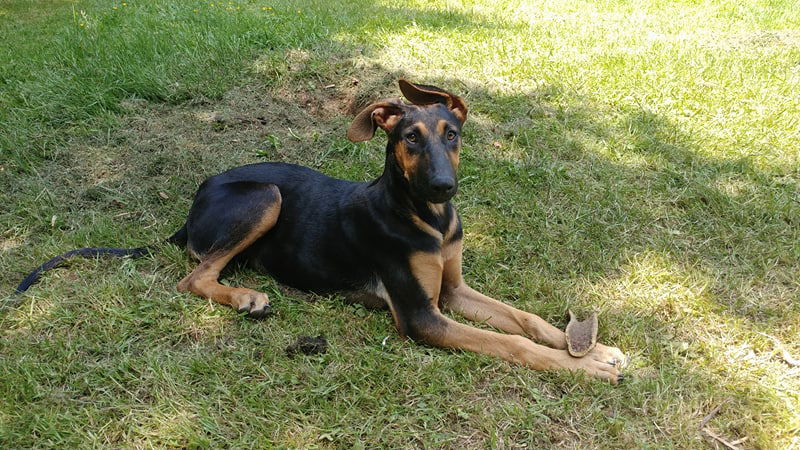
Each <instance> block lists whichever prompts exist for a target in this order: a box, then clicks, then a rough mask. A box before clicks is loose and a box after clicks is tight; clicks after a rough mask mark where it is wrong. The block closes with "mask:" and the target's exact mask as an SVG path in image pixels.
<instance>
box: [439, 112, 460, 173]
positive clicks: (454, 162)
mask: <svg viewBox="0 0 800 450" xmlns="http://www.w3.org/2000/svg"><path fill="white" fill-rule="evenodd" d="M447 123H448V122H447V121H446V120H440V121H439V122H437V123H436V132H437V133H439V136H442V137H444V138H445V139H447V136H446V133H447V131H445V130H447ZM456 139H458V145H456V148H455V149H454V150H451V151H448V152H447V159H449V160H450V165H451V166H453V170H457V169H458V163H459V157H458V155H459V151H458V150H459V148H461V137H460V136H459V137H457V138H456Z"/></svg>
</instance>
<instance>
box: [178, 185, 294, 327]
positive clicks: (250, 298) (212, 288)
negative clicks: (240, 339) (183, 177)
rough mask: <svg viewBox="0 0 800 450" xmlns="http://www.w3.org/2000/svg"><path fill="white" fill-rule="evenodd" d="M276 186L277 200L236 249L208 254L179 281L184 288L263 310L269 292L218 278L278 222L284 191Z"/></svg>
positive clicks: (234, 304) (201, 294)
mask: <svg viewBox="0 0 800 450" xmlns="http://www.w3.org/2000/svg"><path fill="white" fill-rule="evenodd" d="M272 188H273V189H274V192H275V195H276V200H274V201H273V202H272V203H271V204H270V205H268V207H267V209H266V210H265V211H264V212H263V214H262V216H261V218H260V219H259V222H258V224H257V225H256V226H255V227H253V229H252V230H251V231H250V233H248V234H247V236H245V238H244V239H242V240H241V241H240V242H239V243H237V244H236V245H235V246H234V247H233V248H232V249H230V250H223V251H216V252H212V253H210V254H208V255H204V256H203V260H202V261H201V262H200V264H199V265H198V266H197V267H195V269H194V270H193V271H192V272H191V273H190V274H189V275H187V276H186V277H184V278H183V279H182V280H181V281H180V282H179V283H178V290H179V291H180V292H187V291H188V292H192V293H193V294H196V295H199V296H201V297H205V298H210V299H212V300H214V301H216V302H217V303H221V304H223V305H230V306H233V307H234V308H237V309H240V310H242V309H245V310H247V311H257V310H258V311H262V310H263V309H264V307H265V306H266V305H268V304H269V299H268V298H267V296H266V294H263V293H260V292H257V291H254V290H252V289H247V288H232V287H229V286H224V285H222V284H220V283H219V281H218V279H219V274H220V272H222V269H224V268H225V266H226V265H227V264H228V263H229V262H230V261H231V259H233V257H234V256H236V255H237V254H239V253H241V252H242V250H244V249H246V248H247V247H249V246H250V245H251V244H252V243H253V242H255V240H256V239H258V238H259V237H261V236H263V235H264V233H266V232H267V231H269V229H270V228H272V227H273V226H274V225H275V222H277V220H278V215H279V214H280V207H281V195H280V191H278V188H277V187H275V186H272Z"/></svg>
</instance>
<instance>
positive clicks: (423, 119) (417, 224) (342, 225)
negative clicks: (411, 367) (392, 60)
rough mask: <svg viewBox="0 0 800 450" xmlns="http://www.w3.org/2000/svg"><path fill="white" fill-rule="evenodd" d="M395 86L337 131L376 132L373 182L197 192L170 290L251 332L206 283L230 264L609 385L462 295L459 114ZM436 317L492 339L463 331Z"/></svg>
mask: <svg viewBox="0 0 800 450" xmlns="http://www.w3.org/2000/svg"><path fill="white" fill-rule="evenodd" d="M399 85H400V91H401V92H402V94H403V96H404V97H405V98H406V99H407V100H408V102H410V103H406V102H404V101H402V100H401V99H399V98H396V99H387V100H382V101H378V102H376V103H373V104H371V105H369V106H367V107H366V108H365V109H364V110H363V111H361V112H360V113H359V114H358V115H356V117H355V119H354V120H353V122H352V124H351V125H350V127H349V129H348V131H347V138H348V139H350V140H351V141H354V142H360V141H367V140H369V139H372V138H373V136H374V135H375V132H376V130H377V129H378V128H380V129H382V130H384V131H385V132H386V135H387V137H388V143H387V145H386V163H385V167H384V171H383V174H381V176H380V177H378V178H377V179H376V180H374V181H372V182H363V183H361V182H351V181H343V180H337V179H334V178H330V177H328V176H326V175H323V174H321V173H319V172H316V171H314V170H312V169H309V168H306V167H302V166H298V165H293V164H286V163H277V162H268V163H260V164H251V165H246V166H241V167H237V168H234V169H231V170H228V171H226V172H223V173H221V174H219V175H216V176H213V177H211V178H208V179H207V180H205V181H204V182H203V183H202V184H201V185H200V187H199V189H198V191H197V193H196V195H195V198H194V202H193V204H192V206H191V208H190V210H189V214H188V217H187V219H186V222H185V224H184V225H183V227H181V229H180V230H178V231H177V232H176V233H175V234H174V235H173V236H171V237H170V238H169V239H167V241H168V242H171V243H175V244H177V245H183V246H185V247H186V248H187V250H188V252H189V254H190V255H191V256H192V257H194V258H195V259H197V260H198V261H199V264H198V265H197V266H196V268H195V269H194V270H192V272H191V273H190V274H189V275H187V276H186V277H185V278H183V279H182V280H181V281H180V282H179V283H178V290H179V291H181V292H191V293H193V294H196V295H198V296H201V297H205V298H210V299H212V300H214V301H216V302H218V303H221V304H223V305H229V306H231V307H233V308H235V309H237V310H238V311H240V312H245V313H247V314H248V315H249V316H251V317H253V318H262V317H265V316H267V315H268V314H269V313H270V312H271V306H270V301H269V298H268V297H267V295H266V294H264V293H262V292H257V291H254V290H252V289H248V288H243V287H230V286H225V285H223V284H220V283H219V281H218V279H219V276H220V272H221V271H222V270H223V268H225V267H226V266H227V265H228V264H229V263H230V262H231V261H237V262H240V263H244V264H246V265H249V266H251V267H254V268H255V269H257V270H259V271H262V272H266V273H269V274H271V275H272V276H274V277H275V278H276V279H278V280H279V281H280V282H282V283H285V284H287V285H290V286H294V287H296V288H299V289H301V290H305V291H313V292H319V293H342V294H344V295H346V296H347V297H348V298H350V299H352V300H353V301H357V302H360V303H363V304H365V305H366V306H369V307H387V308H388V309H389V311H390V312H391V315H392V318H393V321H394V326H395V328H396V329H397V331H398V332H399V334H400V335H401V336H403V337H410V338H411V339H413V340H414V341H417V342H421V343H425V344H428V345H432V346H436V347H444V348H451V349H460V350H467V351H472V352H477V353H482V354H487V355H492V356H495V357H499V358H502V359H504V360H506V361H510V362H512V363H516V364H521V365H524V366H527V367H530V368H532V369H536V370H550V369H566V370H573V371H583V372H585V373H587V374H588V375H591V376H593V377H598V378H601V379H604V380H608V381H610V382H612V383H617V382H619V381H620V380H622V377H623V376H622V373H621V370H622V366H623V365H624V362H625V361H626V357H625V355H624V354H623V353H622V352H621V351H620V350H619V349H617V348H615V347H609V346H605V345H602V344H597V345H596V347H595V348H594V349H593V350H592V351H591V352H589V353H588V354H587V355H586V356H584V357H581V358H576V357H573V356H570V354H569V353H568V352H567V350H566V348H567V341H566V337H565V334H564V332H562V331H561V330H559V329H558V328H556V327H554V326H553V325H550V324H549V323H547V322H546V321H544V320H543V319H542V318H540V317H539V316H537V315H535V314H531V313H528V312H524V311H521V310H518V309H515V308H513V307H511V306H509V305H507V304H505V303H502V302H500V301H497V300H495V299H493V298H490V297H487V296H486V295H483V294H481V293H479V292H477V291H476V290H474V289H472V288H471V287H469V285H468V284H467V283H466V282H465V281H464V279H463V277H462V270H461V253H462V246H463V239H462V238H463V232H462V227H461V219H460V217H459V216H458V214H457V213H456V209H455V207H454V206H453V204H452V203H451V202H450V200H451V199H452V198H453V196H454V195H455V193H456V191H457V190H458V179H457V177H456V171H457V169H458V165H459V152H460V149H461V130H462V126H463V125H464V122H465V121H466V119H467V106H466V104H465V102H464V100H463V99H462V98H460V97H458V96H456V95H453V94H451V93H449V92H447V91H445V90H442V89H440V88H437V87H434V86H428V85H422V84H414V83H411V82H409V81H406V80H403V79H401V80H400V81H399ZM153 248H155V247H142V248H137V249H115V248H86V249H78V250H73V251H72V252H68V253H65V254H64V255H61V256H59V257H56V258H53V259H52V260H50V261H48V262H46V263H45V264H43V265H41V266H40V267H39V268H37V269H36V270H34V272H32V273H31V274H30V275H29V276H28V277H27V278H26V279H25V280H24V281H23V282H22V283H21V284H20V286H19V287H18V288H17V291H18V292H22V291H24V290H25V289H27V288H28V287H29V286H30V285H31V284H32V283H33V282H35V281H36V279H37V278H38V277H39V274H40V273H41V272H42V271H44V270H47V269H50V268H52V267H55V266H56V265H58V264H60V263H61V262H63V261H64V260H65V259H67V258H69V257H71V256H76V255H78V256H97V255H116V256H123V255H132V256H141V255H143V254H146V253H147V252H148V251H150V250H152V249H153ZM442 311H451V312H454V313H456V314H459V315H461V316H463V317H465V318H466V319H468V320H471V321H476V322H485V323H487V324H489V325H491V326H492V327H493V328H495V329H498V330H501V331H503V332H505V333H498V332H495V331H489V330H486V329H480V328H475V327H471V326H468V325H465V324H462V323H460V322H457V321H455V320H452V319H450V318H448V317H447V316H445V315H444V314H443V313H442ZM534 341H537V342H539V343H535V342H534ZM542 344H545V345H542Z"/></svg>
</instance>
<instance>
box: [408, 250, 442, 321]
mask: <svg viewBox="0 0 800 450" xmlns="http://www.w3.org/2000/svg"><path fill="white" fill-rule="evenodd" d="M408 263H409V265H410V266H411V273H412V274H414V278H416V279H417V281H418V282H419V284H420V286H421V287H422V289H423V290H424V291H425V295H426V296H427V297H428V300H429V301H430V302H431V303H432V304H433V305H434V307H436V309H438V308H439V292H440V291H441V288H442V264H443V263H442V255H441V254H440V253H428V252H416V253H413V254H412V255H411V257H410V258H409V261H408Z"/></svg>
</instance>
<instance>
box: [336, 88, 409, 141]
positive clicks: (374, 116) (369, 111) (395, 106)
mask: <svg viewBox="0 0 800 450" xmlns="http://www.w3.org/2000/svg"><path fill="white" fill-rule="evenodd" d="M403 113H404V112H403V103H402V102H400V99H390V100H382V101H380V102H377V103H373V104H371V105H369V106H367V107H366V108H364V110H363V111H361V112H360V113H358V115H357V116H356V118H355V119H353V123H351V124H350V128H348V129H347V139H350V140H351V141H353V142H361V141H368V140H370V139H372V136H374V135H375V129H376V128H377V127H381V128H383V129H384V130H385V131H386V132H387V133H389V132H391V131H392V130H393V129H394V127H395V125H397V123H398V122H400V119H402V118H403Z"/></svg>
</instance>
